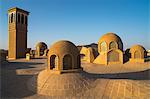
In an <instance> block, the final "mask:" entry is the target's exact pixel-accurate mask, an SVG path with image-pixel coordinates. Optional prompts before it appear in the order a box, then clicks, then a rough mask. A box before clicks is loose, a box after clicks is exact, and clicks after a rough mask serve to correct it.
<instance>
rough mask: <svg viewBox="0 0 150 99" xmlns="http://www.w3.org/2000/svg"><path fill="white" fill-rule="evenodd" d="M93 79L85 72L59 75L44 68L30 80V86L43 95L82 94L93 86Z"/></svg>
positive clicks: (30, 88)
mask: <svg viewBox="0 0 150 99" xmlns="http://www.w3.org/2000/svg"><path fill="white" fill-rule="evenodd" d="M93 81H94V79H92V78H90V77H88V76H87V73H85V72H80V73H65V74H62V75H57V74H53V73H51V72H49V71H47V70H43V71H42V72H40V73H39V75H38V76H34V77H32V78H31V79H30V80H29V82H28V88H29V90H31V91H33V92H36V93H38V94H41V95H48V96H82V94H83V93H84V92H85V91H88V90H89V89H90V88H91V87H92V82H93Z"/></svg>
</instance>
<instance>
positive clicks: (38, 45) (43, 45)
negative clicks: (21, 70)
mask: <svg viewBox="0 0 150 99" xmlns="http://www.w3.org/2000/svg"><path fill="white" fill-rule="evenodd" d="M37 47H39V48H42V47H44V48H45V49H47V45H46V44H45V43H44V42H39V43H37V44H36V48H37Z"/></svg>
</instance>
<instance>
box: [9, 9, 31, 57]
mask: <svg viewBox="0 0 150 99" xmlns="http://www.w3.org/2000/svg"><path fill="white" fill-rule="evenodd" d="M28 15H29V12H28V11H25V10H22V9H20V8H17V7H14V8H11V9H9V10H8V32H9V50H8V58H9V59H17V58H22V57H25V56H26V50H27V31H28V29H27V26H28Z"/></svg>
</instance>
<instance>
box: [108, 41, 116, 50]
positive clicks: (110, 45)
mask: <svg viewBox="0 0 150 99" xmlns="http://www.w3.org/2000/svg"><path fill="white" fill-rule="evenodd" d="M109 49H117V43H116V42H114V41H112V42H110V44H109Z"/></svg>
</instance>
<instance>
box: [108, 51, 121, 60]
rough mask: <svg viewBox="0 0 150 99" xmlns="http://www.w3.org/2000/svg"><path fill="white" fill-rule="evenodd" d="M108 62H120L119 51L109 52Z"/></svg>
mask: <svg viewBox="0 0 150 99" xmlns="http://www.w3.org/2000/svg"><path fill="white" fill-rule="evenodd" d="M108 62H119V52H117V51H111V52H109V53H108Z"/></svg>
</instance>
